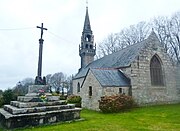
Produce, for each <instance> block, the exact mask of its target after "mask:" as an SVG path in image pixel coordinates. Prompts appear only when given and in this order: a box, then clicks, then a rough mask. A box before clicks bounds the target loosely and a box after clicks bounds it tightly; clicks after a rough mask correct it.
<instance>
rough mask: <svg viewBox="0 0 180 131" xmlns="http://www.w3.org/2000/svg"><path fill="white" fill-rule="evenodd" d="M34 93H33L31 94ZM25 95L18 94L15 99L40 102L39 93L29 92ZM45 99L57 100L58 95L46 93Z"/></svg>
mask: <svg viewBox="0 0 180 131" xmlns="http://www.w3.org/2000/svg"><path fill="white" fill-rule="evenodd" d="M31 94H34V95H31ZM31 94H29V95H26V96H18V98H17V100H18V101H21V102H41V99H40V96H39V94H36V95H35V93H31ZM46 98H47V101H59V96H52V95H46Z"/></svg>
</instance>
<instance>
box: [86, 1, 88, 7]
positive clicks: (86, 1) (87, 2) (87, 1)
mask: <svg viewBox="0 0 180 131" xmlns="http://www.w3.org/2000/svg"><path fill="white" fill-rule="evenodd" d="M86 8H88V0H86Z"/></svg>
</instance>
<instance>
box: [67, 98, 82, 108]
mask: <svg viewBox="0 0 180 131" xmlns="http://www.w3.org/2000/svg"><path fill="white" fill-rule="evenodd" d="M81 100H82V98H81V97H80V96H76V95H71V96H68V98H67V103H70V104H75V106H76V107H81Z"/></svg>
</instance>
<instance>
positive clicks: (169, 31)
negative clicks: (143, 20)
mask: <svg viewBox="0 0 180 131" xmlns="http://www.w3.org/2000/svg"><path fill="white" fill-rule="evenodd" d="M152 26H153V28H154V29H155V31H156V33H157V34H158V37H159V40H160V42H161V43H162V44H163V46H164V48H165V50H166V52H167V53H168V54H169V56H170V57H171V59H172V60H173V61H174V62H178V63H180V12H177V13H175V14H174V15H172V17H170V18H168V17H157V18H154V19H153V22H152Z"/></svg>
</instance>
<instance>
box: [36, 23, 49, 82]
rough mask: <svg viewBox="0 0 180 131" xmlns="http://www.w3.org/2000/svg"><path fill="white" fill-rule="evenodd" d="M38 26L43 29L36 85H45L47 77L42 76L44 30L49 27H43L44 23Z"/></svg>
mask: <svg viewBox="0 0 180 131" xmlns="http://www.w3.org/2000/svg"><path fill="white" fill-rule="evenodd" d="M37 28H40V29H41V38H40V39H39V60H38V72H37V76H36V79H35V84H36V85H45V84H46V80H45V77H44V78H43V79H42V77H41V73H42V51H43V41H44V40H43V39H42V37H43V31H44V30H47V28H44V27H43V23H42V24H41V27H40V26H37Z"/></svg>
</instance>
